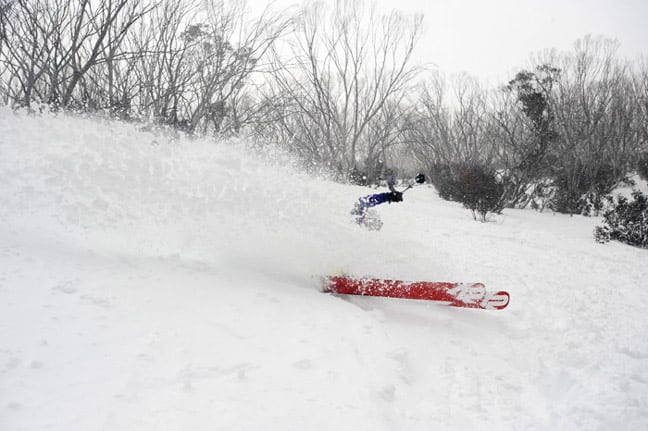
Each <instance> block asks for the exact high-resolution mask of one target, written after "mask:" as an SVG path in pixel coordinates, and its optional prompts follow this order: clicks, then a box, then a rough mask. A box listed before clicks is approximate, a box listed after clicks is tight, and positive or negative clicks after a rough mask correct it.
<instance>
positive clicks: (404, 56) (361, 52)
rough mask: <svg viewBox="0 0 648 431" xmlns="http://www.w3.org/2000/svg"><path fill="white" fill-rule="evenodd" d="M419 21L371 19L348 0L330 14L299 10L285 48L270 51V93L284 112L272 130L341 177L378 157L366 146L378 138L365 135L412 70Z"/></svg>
mask: <svg viewBox="0 0 648 431" xmlns="http://www.w3.org/2000/svg"><path fill="white" fill-rule="evenodd" d="M421 20H422V17H421V16H415V17H410V18H406V17H404V16H402V15H400V14H398V13H396V12H392V13H391V14H388V15H386V16H378V14H377V13H376V11H375V9H374V8H369V9H367V10H365V9H364V3H363V2H354V1H349V0H338V1H337V2H336V3H335V7H334V8H333V9H332V10H329V9H325V8H324V6H323V5H322V4H311V5H310V7H308V8H307V9H305V10H303V11H302V13H301V15H300V16H299V17H297V18H296V19H295V22H294V31H293V34H292V38H291V40H290V41H289V43H288V44H287V46H284V47H282V48H283V51H281V50H280V49H277V50H275V68H276V72H275V74H274V83H275V93H274V94H276V95H278V96H280V97H281V98H282V99H283V100H284V102H283V103H282V104H283V106H285V107H286V110H285V111H284V112H285V115H284V116H283V117H282V120H281V121H280V123H279V125H278V129H280V130H275V133H281V134H284V135H287V136H289V139H290V145H291V147H292V148H293V149H294V150H295V151H296V152H298V153H299V154H300V155H302V156H303V157H304V158H305V159H306V160H307V161H308V162H309V163H312V164H316V165H326V166H329V167H331V168H333V169H334V170H336V171H337V172H338V173H340V174H348V173H349V172H351V171H353V170H354V169H358V168H359V166H360V165H361V164H363V163H364V160H361V158H362V157H367V156H368V155H369V154H377V153H379V152H380V151H376V149H371V148H370V147H371V146H380V145H381V143H380V142H375V141H370V139H372V138H376V137H377V135H376V134H374V136H370V133H369V130H370V128H371V124H372V122H373V121H374V120H376V119H378V118H379V117H380V115H382V114H384V113H385V112H384V111H388V110H389V109H390V107H393V106H395V104H398V103H399V100H401V99H402V95H403V93H404V92H405V91H406V88H407V85H408V84H409V83H410V82H411V81H412V79H413V78H414V77H415V76H416V74H417V73H418V71H419V69H418V68H416V67H412V66H411V65H410V62H411V60H412V53H413V50H414V47H415V45H416V41H417V39H418V35H419V31H420V26H421ZM289 58H290V59H292V61H291V60H288V59H289ZM275 99H276V97H275ZM385 115H387V114H385ZM374 131H375V130H374ZM383 133H384V131H383Z"/></svg>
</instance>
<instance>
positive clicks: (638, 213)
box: [594, 190, 648, 248]
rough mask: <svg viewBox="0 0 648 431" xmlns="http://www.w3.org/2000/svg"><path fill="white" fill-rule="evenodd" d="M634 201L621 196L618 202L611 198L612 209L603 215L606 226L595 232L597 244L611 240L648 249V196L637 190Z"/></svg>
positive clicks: (634, 193) (633, 193)
mask: <svg viewBox="0 0 648 431" xmlns="http://www.w3.org/2000/svg"><path fill="white" fill-rule="evenodd" d="M632 197H633V198H634V200H633V201H629V200H628V199H627V198H625V197H623V196H619V197H618V198H617V200H616V202H613V199H612V198H610V200H611V202H610V203H611V204H612V208H610V209H609V210H607V211H606V212H605V214H604V215H603V223H604V226H603V227H601V226H598V227H597V228H596V229H595V230H594V238H595V239H596V241H597V242H601V243H604V242H608V241H611V240H616V241H621V242H623V243H626V244H630V245H634V246H638V247H642V248H648V196H647V195H644V194H643V193H641V192H640V191H638V190H636V191H634V192H632Z"/></svg>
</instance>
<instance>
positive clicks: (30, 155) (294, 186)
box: [0, 109, 648, 431]
mask: <svg viewBox="0 0 648 431" xmlns="http://www.w3.org/2000/svg"><path fill="white" fill-rule="evenodd" d="M641 186H642V187H644V190H645V189H646V185H645V184H641ZM371 191H372V190H370V189H366V188H361V187H351V186H343V185H339V184H334V183H332V182H328V181H325V180H323V179H314V178H309V177H308V176H306V175H304V174H301V173H299V172H298V171H296V170H295V169H293V168H291V166H290V163H288V162H287V161H286V160H285V159H284V160H281V159H275V160H266V158H259V157H255V156H252V155H251V154H250V153H249V152H247V151H246V150H244V149H243V148H242V146H241V145H239V144H235V143H231V144H223V143H221V144H215V143H212V142H209V141H206V140H201V139H196V140H189V139H186V138H181V137H177V138H171V137H169V136H166V135H164V134H156V133H153V132H150V131H143V130H140V128H138V127H136V126H132V125H125V124H120V123H113V122H108V121H104V120H96V119H94V120H89V119H78V118H53V117H49V116H42V117H40V116H27V115H17V114H14V113H13V112H11V111H9V110H7V109H0V430H6V431H19V430H60V431H70V430H82V431H90V430H111V431H112V430H129V431H130V430H136V431H140V430H152V431H153V430H154V431H158V430H192V431H197V430H354V431H355V430H372V431H376V430H497V431H500V430H588V431H590V430H610V429H614V430H645V429H648V318H647V317H646V316H647V314H646V313H647V310H648V265H647V263H648V251H646V250H641V249H637V248H632V247H629V246H625V245H622V244H619V243H609V244H606V245H601V244H597V243H595V242H594V240H593V238H592V231H593V229H594V227H595V226H596V225H597V224H599V223H600V219H598V218H583V217H568V216H563V215H553V214H551V213H542V214H541V213H536V212H533V211H515V210H507V211H505V213H504V215H502V216H499V217H497V218H496V219H494V221H492V222H490V223H486V224H482V223H477V222H474V221H473V220H472V218H471V216H470V214H469V212H468V211H466V210H464V209H463V208H461V206H460V205H458V204H455V203H451V202H445V201H443V200H441V199H439V198H438V197H437V195H436V194H435V192H434V190H433V189H432V188H429V187H428V186H422V187H418V188H415V189H413V190H411V191H409V192H408V193H407V194H406V195H405V202H403V203H402V204H394V205H390V206H388V205H385V206H382V207H380V208H379V212H380V213H381V215H382V218H383V221H384V222H385V224H384V227H383V229H382V230H381V231H379V232H369V231H365V230H362V229H360V228H358V227H357V226H355V225H353V224H352V223H350V220H349V216H348V212H349V210H350V208H351V207H352V205H353V203H354V201H355V200H356V199H357V197H359V196H362V195H364V194H368V193H370V192H371ZM341 272H346V273H350V274H355V275H371V276H375V277H385V278H404V279H409V280H419V279H421V280H439V281H482V282H484V283H486V285H487V286H488V287H489V288H490V289H492V290H508V291H509V292H510V293H511V304H510V305H509V307H508V308H507V309H505V310H503V311H484V310H469V309H458V308H452V307H447V306H445V305H442V304H435V303H427V302H413V301H404V300H394V299H382V298H362V297H335V296H332V295H328V294H323V293H320V292H319V291H318V277H319V276H321V275H325V274H337V273H341Z"/></svg>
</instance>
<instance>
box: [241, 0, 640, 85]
mask: <svg viewBox="0 0 648 431" xmlns="http://www.w3.org/2000/svg"><path fill="white" fill-rule="evenodd" d="M329 1H331V0H329ZM266 3H267V0H248V5H249V6H252V8H253V9H254V8H256V6H257V5H265V4H266ZM277 3H278V4H279V5H281V6H284V5H295V4H300V3H301V2H300V1H295V0H292V1H291V0H277ZM375 3H376V4H377V6H378V7H379V9H381V10H391V9H397V10H400V11H403V12H407V13H414V12H421V13H423V14H424V34H423V38H422V39H421V41H420V42H419V45H418V49H417V59H418V61H420V62H421V63H432V64H434V65H436V66H437V67H438V68H439V69H440V70H441V71H443V72H448V73H454V72H459V71H466V72H468V73H470V74H471V75H474V76H477V77H479V78H481V79H483V80H485V81H489V82H490V83H491V84H503V83H504V82H506V81H508V80H509V79H512V78H513V76H514V75H515V73H516V72H517V71H519V70H520V68H523V67H525V66H527V64H528V61H529V57H530V56H531V54H534V53H537V52H538V51H542V50H545V49H549V48H557V49H559V50H569V49H571V47H572V45H573V43H574V42H575V41H576V40H577V39H579V38H582V37H584V36H586V35H588V34H591V35H593V36H599V35H601V36H605V37H608V38H611V39H617V40H618V41H619V42H620V44H621V46H620V54H621V55H622V56H623V57H628V58H630V59H636V58H637V57H638V56H639V55H640V54H643V55H648V0H377V1H375Z"/></svg>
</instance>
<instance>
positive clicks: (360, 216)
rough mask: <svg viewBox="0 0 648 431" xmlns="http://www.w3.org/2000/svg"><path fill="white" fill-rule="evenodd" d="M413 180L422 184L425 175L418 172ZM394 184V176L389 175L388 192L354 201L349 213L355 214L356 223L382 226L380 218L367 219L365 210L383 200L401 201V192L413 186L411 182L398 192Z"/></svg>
mask: <svg viewBox="0 0 648 431" xmlns="http://www.w3.org/2000/svg"><path fill="white" fill-rule="evenodd" d="M415 181H416V183H417V184H423V183H424V182H425V175H423V174H418V175H417V176H416V180H415ZM395 184H396V181H395V180H394V178H393V177H390V178H389V179H388V180H387V186H388V187H389V192H385V193H376V194H373V195H368V196H363V197H361V198H360V199H358V202H356V203H355V206H354V207H353V210H351V214H352V215H354V216H356V223H358V224H364V225H365V226H367V227H368V228H370V229H375V230H378V229H380V228H381V227H382V221H380V219H378V218H377V217H371V218H370V219H367V211H368V210H369V208H371V207H375V206H376V205H380V204H384V203H385V202H388V203H392V202H403V193H405V192H406V191H407V190H409V189H411V188H412V187H413V184H410V185H409V186H407V188H406V189H405V190H403V191H402V192H399V191H398V190H396V188H395V187H394V186H395Z"/></svg>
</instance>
